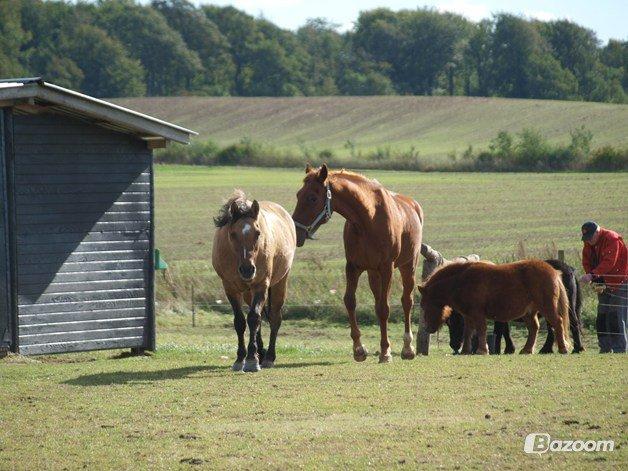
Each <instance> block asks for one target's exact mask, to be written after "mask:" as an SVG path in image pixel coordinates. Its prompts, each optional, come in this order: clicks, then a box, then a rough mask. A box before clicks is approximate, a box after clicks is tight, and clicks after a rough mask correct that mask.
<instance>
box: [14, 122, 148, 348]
mask: <svg viewBox="0 0 628 471" xmlns="http://www.w3.org/2000/svg"><path fill="white" fill-rule="evenodd" d="M14 150H15V167H14V179H15V201H16V218H17V228H16V240H17V286H18V289H17V291H18V296H17V304H18V324H19V327H18V328H19V345H20V348H19V350H20V352H21V353H24V354H38V353H55V352H65V351H80V350H92V349H103V348H123V347H143V346H146V345H147V344H149V343H150V341H149V336H150V335H151V332H150V329H151V326H150V322H149V317H150V314H151V312H152V311H151V309H152V306H149V304H150V303H149V302H147V297H148V296H149V295H150V293H151V290H150V281H151V280H152V273H151V270H152V254H151V250H150V249H151V243H150V233H151V223H152V221H151V204H150V202H151V175H150V169H151V151H150V150H148V149H147V148H146V144H145V143H144V142H142V141H140V140H138V139H136V138H132V137H129V136H126V135H124V134H118V133H114V132H112V131H108V130H105V129H101V128H99V127H97V126H92V125H89V124H86V123H83V122H81V121H78V120H73V119H69V118H64V117H59V116H53V115H39V116H15V117H14Z"/></svg>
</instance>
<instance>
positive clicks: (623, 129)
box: [114, 96, 628, 160]
mask: <svg viewBox="0 0 628 471" xmlns="http://www.w3.org/2000/svg"><path fill="white" fill-rule="evenodd" d="M114 101H115V102H116V103H119V104H121V105H123V106H127V107H130V108H132V109H136V110H139V111H142V112H145V113H148V114H150V115H153V116H159V117H161V118H163V119H165V120H167V121H171V122H173V123H176V124H179V125H182V126H185V127H188V128H189V129H193V130H195V131H198V132H199V133H200V137H199V138H200V139H212V140H213V141H215V142H217V143H218V144H220V145H225V144H232V143H234V142H238V141H240V140H241V139H242V138H250V139H252V140H253V141H254V142H258V143H263V144H266V145H271V146H273V147H275V148H277V149H281V150H290V151H292V152H297V153H303V152H304V151H305V150H308V151H314V152H316V151H321V150H324V149H329V150H331V151H333V152H334V154H336V155H341V156H342V155H345V156H346V155H348V154H349V153H350V150H349V146H347V143H348V142H351V143H352V146H353V147H354V152H360V151H362V152H369V151H374V150H376V149H378V148H380V149H386V148H390V149H392V150H402V151H406V150H409V149H410V148H411V147H415V148H416V149H417V150H418V151H419V153H420V155H421V158H422V159H423V160H426V159H427V160H442V159H443V158H445V156H446V155H447V154H448V153H450V152H452V151H455V152H457V153H458V154H460V153H462V152H463V151H464V150H465V149H466V148H467V147H468V146H469V145H473V147H474V148H475V149H476V150H477V149H481V148H486V147H487V146H488V144H489V142H490V140H491V139H493V138H494V137H495V136H496V135H497V133H498V132H499V131H501V130H506V131H510V132H515V133H516V132H519V131H521V130H522V129H524V128H534V129H539V130H541V131H542V133H543V134H544V135H545V136H546V137H547V138H548V139H550V141H551V142H554V143H566V142H568V141H569V132H570V131H571V130H573V129H575V128H578V127H580V126H586V128H587V129H589V130H590V131H592V132H593V135H594V141H593V146H594V147H598V146H602V145H604V144H612V145H613V146H617V147H622V146H626V145H627V144H628V132H627V130H628V125H627V123H628V106H627V105H612V104H604V103H586V102H570V101H552V100H520V99H506V98H473V97H409V96H407V97H399V96H386V97H308V98H303V97H300V98H297V97H295V98H235V97H228V98H227V97H220V98H218V97H214V98H210V97H169V98H127V99H117V100H114Z"/></svg>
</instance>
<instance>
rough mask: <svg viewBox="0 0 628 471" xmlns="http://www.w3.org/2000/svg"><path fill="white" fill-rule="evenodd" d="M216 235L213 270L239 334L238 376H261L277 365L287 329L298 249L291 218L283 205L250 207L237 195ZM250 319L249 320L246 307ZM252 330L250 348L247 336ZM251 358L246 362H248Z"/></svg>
mask: <svg viewBox="0 0 628 471" xmlns="http://www.w3.org/2000/svg"><path fill="white" fill-rule="evenodd" d="M214 222H215V224H216V227H217V228H218V229H217V230H216V234H215V236H214V245H213V251H212V264H213V266H214V269H215V270H216V273H218V275H219V276H220V278H221V279H222V284H223V287H224V289H225V294H226V295H227V298H228V299H229V302H230V303H231V307H232V309H233V315H234V319H233V325H234V328H235V331H236V333H237V334H238V355H237V359H236V361H235V363H234V364H233V370H234V371H240V370H242V369H244V371H259V370H260V360H261V366H262V367H264V368H270V367H272V366H273V364H274V362H275V342H276V340H277V333H278V332H279V327H280V326H281V308H282V307H283V304H284V301H285V299H286V294H287V283H288V274H289V273H290V268H291V267H292V260H293V258H294V252H295V249H296V234H295V229H294V223H293V222H292V219H291V218H290V214H288V212H287V211H286V210H285V209H283V208H282V207H281V206H279V205H278V204H275V203H272V202H269V201H262V202H261V203H258V202H257V201H253V202H250V201H248V200H247V199H246V197H245V195H244V193H242V192H236V193H235V194H234V195H233V196H232V197H231V198H230V199H229V200H228V201H227V202H226V203H225V205H224V206H223V207H222V208H221V210H220V212H219V214H218V216H217V217H216V218H215V219H214ZM243 301H246V304H247V305H248V306H249V313H248V316H247V318H246V320H245V318H244V313H243V312H242V303H243ZM264 306H266V313H267V317H268V320H269V322H270V341H269V343H268V350H267V351H264V347H263V343H262V335H261V330H260V328H261V315H262V310H263V309H264ZM247 324H248V327H249V344H248V348H245V345H244V332H245V330H246V326H247ZM245 356H246V359H245Z"/></svg>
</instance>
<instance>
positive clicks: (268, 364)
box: [262, 360, 275, 368]
mask: <svg viewBox="0 0 628 471" xmlns="http://www.w3.org/2000/svg"><path fill="white" fill-rule="evenodd" d="M273 366H275V362H274V361H270V360H264V361H263V362H262V368H272V367H273Z"/></svg>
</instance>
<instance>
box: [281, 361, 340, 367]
mask: <svg viewBox="0 0 628 471" xmlns="http://www.w3.org/2000/svg"><path fill="white" fill-rule="evenodd" d="M337 364H338V363H332V362H331V361H312V362H309V363H305V362H302V363H284V364H282V363H276V364H275V366H273V368H307V367H308V366H330V365H337Z"/></svg>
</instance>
